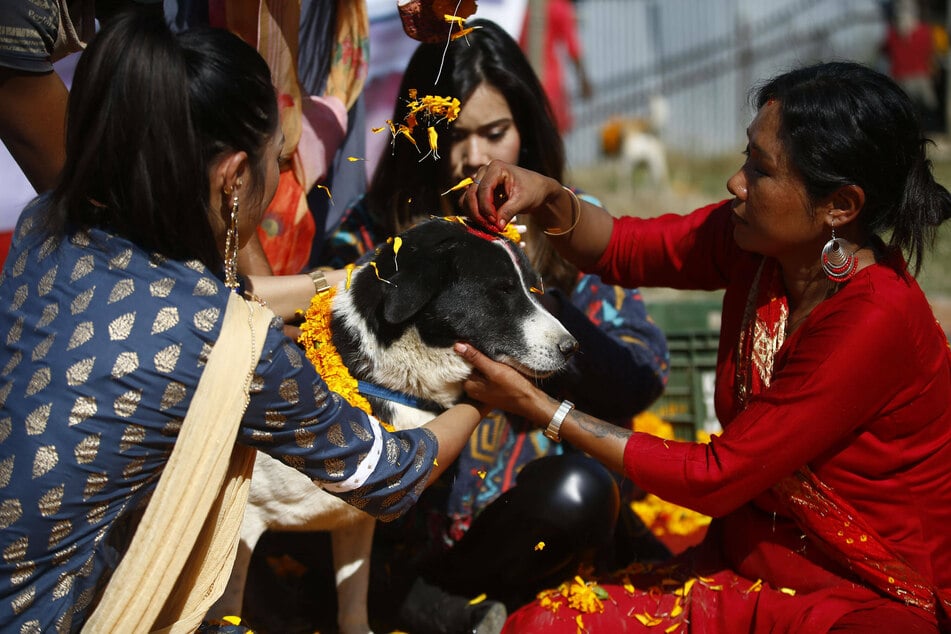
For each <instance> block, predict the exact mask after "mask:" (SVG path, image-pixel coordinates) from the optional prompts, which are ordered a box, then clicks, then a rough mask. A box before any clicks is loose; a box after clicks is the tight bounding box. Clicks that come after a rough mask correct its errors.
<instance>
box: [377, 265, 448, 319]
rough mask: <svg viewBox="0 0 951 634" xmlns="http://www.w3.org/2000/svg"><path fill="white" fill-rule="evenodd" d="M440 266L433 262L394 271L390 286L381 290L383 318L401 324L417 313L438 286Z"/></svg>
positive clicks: (440, 273)
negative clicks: (430, 264) (429, 264)
mask: <svg viewBox="0 0 951 634" xmlns="http://www.w3.org/2000/svg"><path fill="white" fill-rule="evenodd" d="M440 268H441V267H439V266H438V265H437V264H436V263H433V264H432V266H428V267H427V266H421V267H413V268H412V269H409V270H407V269H401V270H400V271H399V272H397V273H395V274H394V275H393V277H392V278H391V280H390V281H391V282H392V286H388V287H387V288H386V289H384V292H383V318H384V319H386V321H387V322H389V323H391V324H401V323H403V322H404V321H406V320H408V319H409V318H411V317H412V316H413V315H415V314H416V313H418V312H419V311H420V310H421V309H422V308H423V307H424V306H425V305H426V304H428V303H429V300H431V299H432V298H433V297H434V296H435V295H436V292H437V291H438V290H439V288H440V278H441V276H442V272H441V271H440Z"/></svg>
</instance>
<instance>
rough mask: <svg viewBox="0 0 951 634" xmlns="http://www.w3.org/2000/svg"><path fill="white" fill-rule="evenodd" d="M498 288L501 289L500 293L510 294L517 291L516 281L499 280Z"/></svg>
mask: <svg viewBox="0 0 951 634" xmlns="http://www.w3.org/2000/svg"><path fill="white" fill-rule="evenodd" d="M498 290H499V292H500V293H503V294H505V295H509V294H511V293H513V292H515V283H514V282H511V281H509V280H503V281H501V282H499V285H498Z"/></svg>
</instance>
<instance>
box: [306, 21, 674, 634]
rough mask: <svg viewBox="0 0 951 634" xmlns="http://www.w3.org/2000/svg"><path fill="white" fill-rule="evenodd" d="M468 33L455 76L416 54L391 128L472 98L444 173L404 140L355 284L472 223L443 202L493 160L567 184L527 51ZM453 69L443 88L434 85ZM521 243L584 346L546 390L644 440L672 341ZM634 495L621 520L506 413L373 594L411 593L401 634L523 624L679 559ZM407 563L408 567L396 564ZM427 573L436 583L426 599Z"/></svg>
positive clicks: (371, 204) (607, 482)
mask: <svg viewBox="0 0 951 634" xmlns="http://www.w3.org/2000/svg"><path fill="white" fill-rule="evenodd" d="M466 26H467V27H472V28H473V31H472V32H471V33H469V34H468V35H467V36H466V38H465V39H459V40H457V41H454V42H453V43H452V44H450V46H449V48H448V50H447V51H446V54H445V59H444V60H443V51H444V49H445V44H444V43H439V44H422V45H420V46H419V47H418V48H417V50H416V52H415V53H414V55H413V57H412V58H411V60H410V62H409V64H408V67H407V69H406V72H405V74H404V77H403V81H402V86H401V89H400V93H399V94H400V99H399V101H398V102H397V104H396V107H395V112H394V115H393V119H392V121H394V122H402V121H404V120H405V119H406V116H407V114H408V106H407V102H408V101H409V100H407V99H405V97H406V96H407V95H408V93H409V90H410V89H413V88H415V89H416V94H417V95H418V96H420V97H422V96H423V95H439V96H448V97H455V98H458V99H459V101H460V102H461V108H460V110H459V114H458V118H456V119H455V120H454V121H453V122H451V123H450V124H449V125H448V126H447V127H446V128H442V127H439V129H440V130H441V132H440V134H439V137H438V148H437V153H438V155H439V156H440V157H441V158H439V159H438V160H434V159H433V158H432V157H429V158H425V159H422V160H420V157H421V152H418V151H417V149H416V145H414V144H413V143H411V142H409V141H408V140H407V139H405V138H402V137H396V138H395V139H394V142H393V147H392V152H389V153H386V154H385V155H384V156H383V157H381V160H380V163H379V165H378V167H377V169H376V170H375V172H374V175H373V178H372V180H371V184H370V188H369V190H368V191H367V193H366V195H365V196H363V197H362V198H361V199H359V200H357V201H356V202H355V203H353V204H352V205H351V206H350V208H349V209H348V210H347V211H346V212H345V213H344V215H343V218H342V222H341V225H340V226H339V227H338V228H337V229H336V231H334V232H332V233H331V234H330V235H329V236H328V241H327V243H326V245H325V247H324V250H323V254H324V256H323V257H324V258H325V259H324V261H323V264H326V265H328V266H331V267H333V268H340V267H342V266H344V265H345V264H347V263H348V262H352V261H355V260H358V259H359V258H360V257H361V256H363V255H365V254H367V253H372V251H373V249H374V248H375V246H376V245H377V244H379V243H381V242H382V241H384V240H385V239H386V238H387V237H388V236H391V235H396V234H397V233H399V232H401V231H403V230H405V229H406V228H408V227H410V226H412V225H413V224H415V223H416V222H419V221H420V220H422V219H426V218H428V217H430V216H431V215H457V214H459V213H460V208H459V207H458V206H457V203H458V201H459V195H458V193H450V194H448V195H444V194H443V192H446V191H447V190H449V189H450V188H452V187H453V185H455V184H456V183H459V182H460V181H462V180H463V179H465V178H467V177H472V176H474V175H475V173H476V171H477V170H479V169H480V168H481V167H482V166H483V165H485V164H487V163H488V162H489V161H491V160H492V159H503V160H507V161H511V162H517V163H518V164H519V165H523V166H525V167H527V168H530V169H534V170H537V171H539V172H540V173H543V174H546V175H549V176H550V177H552V178H554V179H558V180H560V179H562V178H563V176H564V171H565V153H564V147H563V144H562V141H561V138H560V136H559V134H558V131H557V129H556V127H555V124H554V120H553V118H552V114H551V111H550V109H549V107H548V100H547V99H546V98H545V94H544V91H543V90H542V87H541V85H540V84H539V82H538V79H537V77H536V76H535V74H534V72H533V71H532V69H531V67H530V66H529V64H528V61H527V59H526V58H525V56H524V55H523V54H522V53H521V51H520V49H519V46H518V43H517V42H516V41H515V40H514V39H512V38H511V37H510V36H509V35H508V34H507V33H506V32H505V31H504V30H503V29H502V28H501V27H499V26H498V25H496V24H495V23H492V22H489V21H485V20H470V21H467V23H466ZM440 63H442V64H443V66H442V74H441V78H440V80H439V82H438V84H435V85H434V83H433V82H434V80H435V79H436V74H437V71H438V69H439V67H440ZM425 137H426V131H425V126H424V125H420V126H419V130H417V133H416V139H417V140H416V143H417V144H418V145H419V146H420V147H424V148H425V147H426V144H427V143H428V141H426V140H425ZM522 238H523V240H524V242H525V249H526V251H527V253H528V255H529V258H530V259H531V261H532V263H533V264H534V266H535V267H536V269H537V270H538V271H539V272H540V273H541V275H542V279H543V280H544V282H545V289H544V290H545V292H544V294H541V295H540V296H539V299H540V301H541V302H542V303H543V304H544V305H545V306H546V307H547V308H548V309H549V310H550V311H551V312H552V313H553V314H554V315H556V316H557V317H558V318H559V319H560V320H561V321H562V323H564V324H565V326H566V327H567V328H568V330H569V331H570V332H571V334H572V335H574V336H575V338H577V339H578V341H579V342H580V344H581V346H580V348H581V352H580V353H579V354H577V355H575V356H574V357H573V358H572V360H571V362H570V367H569V370H568V371H567V372H566V373H564V374H562V375H559V376H556V377H553V378H552V379H549V380H547V381H545V382H544V389H545V390H546V391H547V392H548V393H551V394H553V395H558V396H560V397H564V398H571V399H575V400H577V401H578V402H579V403H584V404H585V407H588V408H590V409H592V410H593V411H597V412H598V413H599V415H600V416H602V417H605V418H609V419H611V420H614V421H616V422H617V423H618V424H619V425H622V426H626V427H630V425H631V418H632V417H633V416H634V415H636V414H637V413H639V412H641V411H643V410H644V409H645V408H647V407H648V406H649V405H650V404H651V403H652V402H653V401H654V400H655V399H656V398H657V397H658V396H659V395H660V393H661V391H662V390H663V388H664V384H665V381H666V377H667V354H668V352H667V346H666V340H665V338H664V336H663V333H662V332H661V331H660V329H659V328H658V327H657V326H656V325H655V324H654V323H653V322H652V321H651V320H650V318H649V317H648V314H647V310H646V307H645V305H644V303H643V301H642V298H641V295H640V293H639V292H638V291H637V290H631V289H623V288H620V287H616V286H612V285H609V284H605V283H604V282H602V281H601V280H600V279H599V278H598V277H597V276H592V275H580V274H579V272H578V270H577V269H576V268H575V267H574V266H573V265H572V264H570V263H569V262H568V261H566V260H564V259H563V258H561V257H560V256H559V255H558V254H557V253H556V252H555V250H554V249H553V248H552V246H551V244H550V243H549V242H548V241H547V240H546V239H545V237H544V235H543V226H542V225H540V224H539V223H537V222H535V221H534V219H532V218H531V217H527V218H526V222H525V227H524V230H523V232H522ZM632 386H633V387H632ZM575 484H578V486H580V487H581V490H583V491H584V492H585V493H584V495H581V496H580V498H579V497H572V494H571V492H570V491H571V487H572V486H574V485H575ZM622 493H623V494H624V495H623V496H622V499H623V501H624V503H623V504H621V505H620V507H619V505H618V493H617V492H616V491H615V483H614V481H613V480H612V478H611V477H610V476H609V475H608V473H607V472H606V471H605V470H603V468H602V467H600V465H597V463H595V462H594V461H592V460H590V459H589V458H586V457H584V456H583V455H582V454H581V453H580V452H578V451H576V450H574V449H573V448H571V447H569V446H566V445H560V444H557V443H552V442H551V441H550V440H549V439H548V438H546V437H545V436H544V435H543V434H542V433H541V431H540V430H533V429H532V428H531V426H530V425H526V422H525V421H523V420H521V419H520V418H518V417H513V416H509V415H506V414H504V413H503V412H501V411H496V412H493V413H492V415H491V416H489V417H488V418H486V420H484V421H483V422H482V423H481V424H480V426H479V428H478V429H477V431H476V433H475V434H474V435H473V436H472V438H471V440H470V442H469V445H468V447H467V449H466V450H465V451H464V452H463V455H461V456H460V458H459V460H458V461H457V462H456V464H454V465H453V467H452V471H451V474H448V475H447V477H446V478H444V480H443V481H442V482H441V483H440V486H439V487H434V490H432V491H431V492H430V493H429V494H428V495H426V496H424V499H423V500H422V501H421V503H420V504H419V505H417V507H415V508H414V510H413V512H412V513H411V515H409V516H407V518H405V521H400V522H398V523H396V524H394V525H392V526H391V525H385V526H380V527H379V528H378V530H377V535H378V539H377V545H378V549H377V553H376V556H377V557H379V558H380V560H381V561H380V564H379V565H374V566H373V567H372V570H374V571H380V570H391V571H393V574H394V577H393V578H392V579H384V580H383V581H384V583H385V584H387V586H386V590H385V591H382V592H381V591H374V592H373V594H374V596H387V597H396V596H399V595H401V593H405V591H406V588H411V589H410V592H409V596H408V597H407V598H406V600H405V602H404V603H403V605H402V616H403V622H401V623H399V625H401V626H403V627H406V628H408V629H409V630H410V631H413V632H419V633H424V632H438V631H455V630H456V629H458V628H459V627H467V626H468V621H467V619H468V618H469V612H470V611H471V608H470V607H469V605H468V602H469V599H471V598H472V597H473V596H476V595H478V594H480V593H482V592H486V593H487V594H488V595H489V597H490V598H491V599H495V600H499V601H501V602H503V603H505V604H507V605H508V607H510V608H514V607H517V606H518V605H520V604H522V603H524V602H525V601H528V600H530V599H531V598H532V597H533V596H534V594H535V592H536V591H537V590H538V589H539V588H541V587H544V584H545V583H547V582H548V581H549V580H551V579H553V578H558V577H560V576H562V575H564V574H566V573H570V572H573V571H574V570H576V569H577V568H578V566H579V565H581V564H582V563H587V564H593V563H597V564H601V565H610V564H609V562H611V561H614V560H618V559H619V560H623V561H627V560H630V559H631V558H643V559H656V558H660V557H664V556H667V555H668V554H669V553H668V551H667V550H666V548H664V547H663V546H662V545H661V544H660V543H659V542H658V541H657V540H656V539H655V538H654V537H653V535H652V534H651V533H650V532H649V531H648V530H647V529H646V528H645V527H644V525H643V524H642V523H641V522H640V520H639V519H638V518H637V516H635V515H634V514H633V512H632V511H631V510H630V508H629V504H628V503H627V502H629V501H630V499H631V496H632V495H633V493H634V492H633V491H631V490H630V488H629V487H627V486H626V487H625V489H624V491H622ZM619 513H620V516H618V514H619ZM546 534H547V535H550V538H548V539H544V541H545V543H546V546H545V548H544V551H540V552H536V551H535V550H534V549H533V548H534V546H535V545H536V544H537V543H538V542H539V541H541V540H542V539H543V537H541V536H542V535H546ZM615 548H618V549H619V550H618V551H617V552H614V551H615ZM395 554H399V555H401V556H404V558H403V559H402V560H401V561H399V562H396V561H395V560H394V556H395ZM384 564H385V565H384ZM414 573H422V577H421V578H419V579H416V580H415V581H416V583H415V584H413V583H412V581H413V579H412V576H413V574H414ZM397 574H403V575H409V576H410V579H409V580H404V579H403V578H402V577H397V576H396V575H397ZM394 600H395V599H394Z"/></svg>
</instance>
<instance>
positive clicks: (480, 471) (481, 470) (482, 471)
mask: <svg viewBox="0 0 951 634" xmlns="http://www.w3.org/2000/svg"><path fill="white" fill-rule="evenodd" d="M476 474H477V475H478V476H479V477H480V478H482V479H483V480H485V476H486V472H485V469H479V470H478V471H476Z"/></svg>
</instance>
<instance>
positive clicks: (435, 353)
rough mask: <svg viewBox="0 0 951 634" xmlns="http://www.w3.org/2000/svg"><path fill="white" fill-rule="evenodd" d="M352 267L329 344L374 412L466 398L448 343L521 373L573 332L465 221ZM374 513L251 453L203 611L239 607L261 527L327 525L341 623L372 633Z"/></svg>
mask: <svg viewBox="0 0 951 634" xmlns="http://www.w3.org/2000/svg"><path fill="white" fill-rule="evenodd" d="M374 263H375V267H374V266H369V265H367V266H363V267H361V268H359V269H357V271H356V272H355V273H354V274H353V276H352V281H351V284H350V286H349V288H346V287H345V285H343V284H341V285H340V286H339V287H338V289H337V294H336V296H335V298H334V303H333V310H332V321H331V329H332V336H333V342H334V344H335V346H336V347H337V350H338V351H339V352H340V355H341V358H342V359H343V361H344V363H345V365H346V366H347V367H348V368H349V370H350V372H351V374H352V375H353V376H354V377H355V378H357V379H358V380H359V381H360V386H361V387H360V389H361V392H363V393H364V396H366V397H367V400H368V401H370V403H371V405H372V408H373V412H374V415H375V416H376V417H377V418H379V419H381V420H384V421H387V422H390V423H391V424H393V425H394V426H395V427H397V428H408V427H416V426H419V425H422V424H423V423H425V422H426V421H428V420H430V419H432V418H433V417H434V416H436V415H437V414H438V413H439V412H440V411H442V410H444V409H447V408H449V407H451V406H452V405H453V404H455V403H457V402H458V401H459V400H460V398H461V397H462V396H463V391H462V383H463V381H464V380H465V378H466V377H467V376H468V375H469V373H470V371H471V368H470V366H469V365H468V364H467V363H465V362H464V361H463V360H462V359H461V357H459V355H457V354H456V353H455V352H453V350H452V346H453V344H454V343H455V342H456V341H467V342H470V343H471V344H472V345H474V346H475V347H476V348H478V349H480V350H482V351H483V352H485V353H486V354H488V355H489V356H491V357H492V358H494V359H496V360H498V361H501V362H504V363H507V364H509V365H511V366H513V367H515V368H517V369H519V370H520V371H522V372H523V373H525V374H527V375H529V376H535V377H539V378H540V377H544V376H548V375H550V374H552V373H554V372H557V371H559V370H561V369H563V368H564V366H565V364H566V362H567V358H568V357H569V356H570V355H571V354H572V353H573V352H574V351H575V349H576V348H577V345H578V344H577V341H576V340H575V339H574V338H573V337H572V336H571V335H570V334H569V333H568V331H567V330H565V328H564V327H563V326H562V325H561V323H559V322H558V320H557V319H555V318H554V317H553V316H551V314H549V313H548V312H547V311H546V310H545V309H544V308H543V307H542V305H541V304H540V303H539V302H538V300H537V299H536V294H537V293H538V292H540V291H539V290H538V289H540V288H541V286H542V285H541V280H540V279H539V277H538V274H537V273H536V272H535V271H534V270H533V269H532V268H531V266H530V265H529V263H528V259H527V257H526V256H525V254H524V253H523V252H522V251H521V249H519V248H518V247H517V246H516V245H515V243H513V242H512V241H510V240H508V239H506V238H503V237H501V236H499V235H497V234H494V233H489V232H486V231H484V230H481V229H479V228H476V227H473V226H470V225H469V224H466V223H463V222H460V221H455V220H448V219H441V218H439V219H433V220H429V221H427V222H424V223H421V224H419V225H417V226H416V227H414V228H413V229H410V230H409V231H407V232H405V233H403V234H402V235H401V236H400V237H399V240H396V239H394V240H392V241H390V242H389V243H387V244H386V245H384V246H383V247H382V248H380V249H379V250H378V251H377V253H376V254H375V256H374ZM373 528H374V520H373V518H371V517H370V516H368V515H365V514H364V513H362V512H361V511H359V510H357V509H356V508H354V507H351V506H349V505H348V504H346V503H344V502H342V501H341V500H339V499H338V498H336V497H334V496H332V495H330V494H329V493H325V492H324V491H322V490H320V489H318V488H316V487H315V485H314V483H313V482H312V481H311V480H310V479H309V478H307V476H305V475H303V474H301V473H300V472H298V471H297V470H295V469H293V468H292V467H289V466H287V465H285V464H283V463H281V462H279V461H278V460H276V459H274V458H271V457H270V456H268V455H266V454H263V453H259V454H258V457H257V461H256V464H255V466H254V475H253V479H252V481H251V492H250V496H249V501H248V508H247V511H246V513H245V518H244V523H243V525H242V529H241V545H240V547H239V551H238V557H237V560H236V562H235V566H234V571H233V573H232V576H231V579H230V581H229V583H228V587H227V588H226V590H225V594H224V596H223V597H222V598H221V599H220V600H219V601H218V603H217V604H216V605H215V607H214V608H213V609H212V611H211V613H210V615H211V616H217V617H220V616H224V615H227V614H240V611H241V603H242V598H243V594H244V586H245V581H246V575H247V567H248V563H249V561H250V558H251V553H252V552H253V550H254V546H255V544H256V543H257V541H258V538H259V537H260V536H261V534H262V533H263V532H264V531H265V530H267V529H276V530H285V531H314V530H329V531H331V543H332V548H333V560H334V569H335V571H336V584H337V600H338V613H337V620H338V626H339V628H340V632H341V633H343V634H351V633H361V634H366V633H368V632H370V628H369V622H368V621H369V620H368V616H367V586H368V583H369V560H370V548H371V544H372V540H373Z"/></svg>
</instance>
